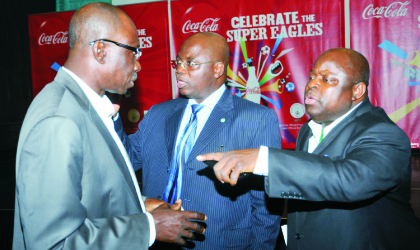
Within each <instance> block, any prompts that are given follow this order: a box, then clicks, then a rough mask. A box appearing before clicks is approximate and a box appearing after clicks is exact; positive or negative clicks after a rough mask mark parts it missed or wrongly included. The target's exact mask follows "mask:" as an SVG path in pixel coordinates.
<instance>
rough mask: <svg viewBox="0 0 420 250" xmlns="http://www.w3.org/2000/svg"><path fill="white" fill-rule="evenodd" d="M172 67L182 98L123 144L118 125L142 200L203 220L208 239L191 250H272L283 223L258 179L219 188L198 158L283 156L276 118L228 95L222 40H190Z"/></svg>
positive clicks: (162, 107) (202, 36)
mask: <svg viewBox="0 0 420 250" xmlns="http://www.w3.org/2000/svg"><path fill="white" fill-rule="evenodd" d="M171 63H172V66H173V67H174V69H175V70H176V78H177V86H178V88H179V91H180V93H181V94H182V95H183V97H182V98H178V99H174V100H170V101H167V102H164V103H161V104H158V105H155V106H153V107H152V108H151V109H150V110H149V112H148V113H147V115H146V116H145V117H144V119H143V120H142V121H141V122H140V124H139V129H138V131H137V132H136V133H135V134H133V135H130V136H128V137H127V136H126V135H125V134H124V132H123V130H122V124H121V122H120V120H118V121H117V122H116V127H115V128H116V130H117V132H118V133H119V135H120V136H121V137H122V141H123V143H124V144H125V146H126V149H127V151H128V152H129V155H130V159H131V160H132V162H133V167H134V169H136V170H137V169H140V168H142V171H143V172H142V173H143V192H144V193H145V195H146V196H148V197H153V198H158V199H163V200H164V201H167V202H169V203H173V202H175V201H177V200H182V202H183V203H182V207H183V208H184V209H186V210H191V211H201V212H203V213H205V214H206V215H207V217H208V219H207V221H206V233H205V235H203V237H197V239H196V240H194V241H191V242H188V244H189V245H188V248H193V249H197V250H198V249H200V250H201V249H214V250H220V249H228V248H232V249H270V250H272V249H274V248H275V245H276V239H277V236H278V233H279V227H280V220H281V218H280V216H278V215H275V214H270V212H269V211H268V209H267V206H268V205H270V204H271V205H274V204H272V203H271V202H274V201H271V200H269V199H267V197H266V196H265V195H264V192H263V185H256V183H262V179H261V180H259V179H260V178H261V177H258V176H252V177H247V178H246V179H244V181H243V182H242V183H241V184H242V185H237V186H235V187H232V186H230V185H224V184H222V183H220V182H219V181H217V180H216V179H215V175H214V173H213V170H212V168H210V167H208V166H207V165H206V164H204V163H203V162H199V161H197V160H196V159H195V157H196V156H197V155H199V154H201V153H204V152H207V151H208V150H210V151H228V150H233V149H243V148H247V147H259V146H260V145H265V144H269V145H271V146H272V147H275V148H280V147H281V138H280V131H279V124H278V118H277V116H276V114H275V112H274V111H273V110H272V109H269V108H267V107H264V106H262V105H259V104H255V103H253V102H250V101H247V100H245V99H243V98H239V97H237V96H234V95H232V94H231V93H230V92H229V90H228V89H227V87H226V86H225V84H224V83H225V82H226V75H227V66H228V63H229V47H228V44H227V42H226V40H225V39H224V38H223V37H221V36H220V35H217V34H215V33H197V34H194V35H192V36H190V37H189V38H188V39H187V40H185V41H184V42H183V44H182V46H181V48H180V51H179V53H178V55H177V57H176V60H175V61H172V62H171ZM280 202H281V201H280ZM277 205H278V207H280V209H279V208H278V207H275V208H273V211H275V212H277V213H279V212H278V211H279V210H281V208H282V207H283V206H282V205H281V204H277ZM154 247H156V248H154V249H174V248H175V247H174V246H169V245H164V244H161V245H155V246H154Z"/></svg>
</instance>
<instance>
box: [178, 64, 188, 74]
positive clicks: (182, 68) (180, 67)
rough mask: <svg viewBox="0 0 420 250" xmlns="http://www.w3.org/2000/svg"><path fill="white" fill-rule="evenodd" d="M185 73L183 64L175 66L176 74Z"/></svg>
mask: <svg viewBox="0 0 420 250" xmlns="http://www.w3.org/2000/svg"><path fill="white" fill-rule="evenodd" d="M186 71H187V69H186V68H185V67H184V64H183V63H179V64H178V65H177V66H176V73H177V74H183V73H185V72H186Z"/></svg>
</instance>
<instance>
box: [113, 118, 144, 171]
mask: <svg viewBox="0 0 420 250" xmlns="http://www.w3.org/2000/svg"><path fill="white" fill-rule="evenodd" d="M145 119H146V117H144V118H143V120H142V121H140V123H139V127H138V129H137V131H136V133H134V134H131V135H127V134H126V133H125V132H124V130H123V124H122V122H121V117H119V116H118V119H117V120H116V121H114V129H115V132H117V135H118V136H119V137H120V139H121V142H122V143H123V145H124V147H125V150H126V151H127V154H128V156H129V157H130V160H131V164H132V165H133V169H134V171H137V170H139V169H140V168H141V167H142V161H141V152H142V150H141V140H142V125H143V124H144V123H146V122H145Z"/></svg>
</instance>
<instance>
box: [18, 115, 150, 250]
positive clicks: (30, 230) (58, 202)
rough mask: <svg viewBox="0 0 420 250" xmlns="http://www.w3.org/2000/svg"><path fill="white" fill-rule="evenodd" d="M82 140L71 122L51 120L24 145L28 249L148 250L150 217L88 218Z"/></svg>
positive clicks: (21, 187)
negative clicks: (83, 195)
mask: <svg viewBox="0 0 420 250" xmlns="http://www.w3.org/2000/svg"><path fill="white" fill-rule="evenodd" d="M82 137H83V136H82V133H81V131H79V128H78V127H77V125H76V124H75V123H74V122H73V121H71V120H70V119H68V118H63V117H59V116H53V117H49V118H46V119H44V120H42V121H41V122H39V123H38V124H36V125H35V126H34V127H33V128H32V130H31V132H30V133H29V135H28V137H27V138H26V140H25V141H24V142H23V146H22V150H21V154H20V156H19V158H20V159H19V166H17V167H18V169H17V180H16V189H17V203H18V207H17V209H19V214H20V221H21V227H22V230H23V236H24V241H25V245H26V248H27V249H148V246H149V233H150V232H149V222H148V219H147V216H146V214H134V215H122V216H117V217H107V218H95V219H89V218H88V217H89V213H90V211H88V210H87V209H86V207H84V206H83V204H82V202H81V200H82V194H83V189H82V181H83V177H84V176H83V174H84V171H86V169H84V167H83V166H84V165H83V164H84V162H83V161H84V150H83V143H84V142H83V139H82ZM91 143H94V142H91ZM84 181H89V180H84ZM98 195H100V194H98Z"/></svg>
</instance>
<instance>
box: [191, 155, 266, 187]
mask: <svg viewBox="0 0 420 250" xmlns="http://www.w3.org/2000/svg"><path fill="white" fill-rule="evenodd" d="M259 152H260V149H259V148H255V149H243V150H234V151H228V152H216V153H208V154H202V155H199V156H197V160H199V161H205V160H215V161H219V162H218V163H217V164H216V165H214V167H213V169H214V173H215V174H216V177H217V179H218V180H219V181H221V182H228V183H230V184H231V185H232V186H234V185H236V183H237V182H238V177H239V174H240V173H242V172H251V173H252V172H254V168H255V164H256V163H257V159H258V153H259Z"/></svg>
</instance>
